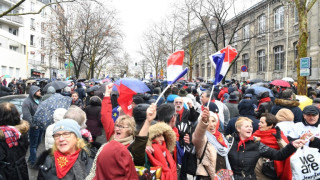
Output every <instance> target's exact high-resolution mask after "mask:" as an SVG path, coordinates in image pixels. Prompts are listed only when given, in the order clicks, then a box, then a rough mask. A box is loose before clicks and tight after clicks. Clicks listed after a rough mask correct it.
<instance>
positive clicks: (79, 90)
mask: <svg viewBox="0 0 320 180" xmlns="http://www.w3.org/2000/svg"><path fill="white" fill-rule="evenodd" d="M74 91H75V92H77V93H78V94H79V99H81V101H82V100H83V98H84V97H86V92H85V90H84V89H83V87H82V85H81V83H77V89H75V90H74Z"/></svg>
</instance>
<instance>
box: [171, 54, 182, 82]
mask: <svg viewBox="0 0 320 180" xmlns="http://www.w3.org/2000/svg"><path fill="white" fill-rule="evenodd" d="M183 58H184V51H176V52H174V53H173V54H171V55H170V56H169V57H168V61H167V80H168V84H173V83H174V80H175V79H176V78H177V77H178V76H180V75H181V73H182V72H183V71H182V63H183ZM181 77H182V76H181ZM181 77H180V78H181ZM180 78H178V79H180ZM178 79H176V80H178Z"/></svg>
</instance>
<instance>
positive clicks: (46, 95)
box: [41, 86, 56, 101]
mask: <svg viewBox="0 0 320 180" xmlns="http://www.w3.org/2000/svg"><path fill="white" fill-rule="evenodd" d="M54 93H56V89H55V88H54V87H53V86H49V87H48V90H47V92H46V94H45V95H44V96H43V97H42V99H41V100H42V101H45V100H46V99H48V98H49V97H51V96H52V95H53V94H54Z"/></svg>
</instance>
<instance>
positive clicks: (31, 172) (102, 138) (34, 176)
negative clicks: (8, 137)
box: [26, 129, 106, 180]
mask: <svg viewBox="0 0 320 180" xmlns="http://www.w3.org/2000/svg"><path fill="white" fill-rule="evenodd" d="M97 142H100V143H105V142H106V136H105V133H104V130H103V129H102V135H101V136H98V137H97ZM44 150H45V147H44V138H42V142H41V144H40V145H39V147H38V150H37V157H38V156H40V154H41V153H42V152H43V151H44ZM29 152H30V151H29V149H28V152H27V155H26V160H28V157H29ZM28 171H29V179H30V180H36V179H37V177H38V170H36V169H31V168H29V167H28Z"/></svg>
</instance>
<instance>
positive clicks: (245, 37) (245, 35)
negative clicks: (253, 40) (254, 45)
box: [243, 24, 250, 41]
mask: <svg viewBox="0 0 320 180" xmlns="http://www.w3.org/2000/svg"><path fill="white" fill-rule="evenodd" d="M249 30H250V29H249V24H246V25H244V26H243V40H244V41H247V40H249V36H250V32H249Z"/></svg>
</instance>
